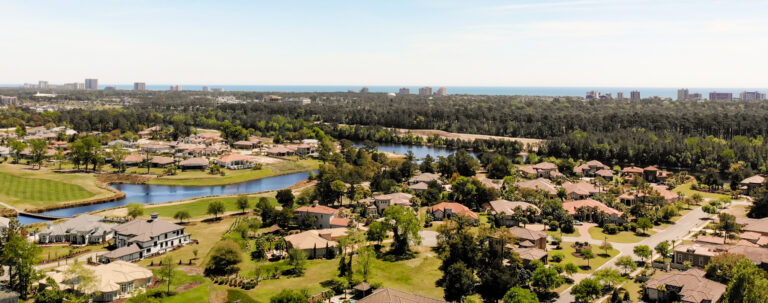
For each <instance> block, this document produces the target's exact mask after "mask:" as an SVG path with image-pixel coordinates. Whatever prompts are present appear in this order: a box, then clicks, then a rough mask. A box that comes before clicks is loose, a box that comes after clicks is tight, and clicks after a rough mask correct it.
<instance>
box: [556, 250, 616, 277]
mask: <svg viewBox="0 0 768 303" xmlns="http://www.w3.org/2000/svg"><path fill="white" fill-rule="evenodd" d="M571 244H573V242H563V244H562V245H561V246H562V249H560V250H551V251H550V252H549V253H550V254H552V253H554V252H558V251H559V252H562V253H563V256H564V258H563V260H562V261H560V264H567V263H573V264H576V266H580V267H581V266H585V265H587V260H584V259H582V258H577V257H576V256H574V255H573V254H572V253H573V252H575V251H576V249H574V248H573V247H571ZM592 253H594V255H595V258H594V259H591V260H589V266H590V268H589V269H588V270H583V269H580V270H579V272H580V273H593V272H594V271H595V270H596V269H597V268H598V267H600V266H602V265H603V264H605V262H608V260H610V259H611V258H613V257H615V256H617V255H618V254H619V251H618V250H616V249H610V250H608V255H609V256H608V257H605V256H602V254H603V253H604V251H603V250H602V249H600V248H599V247H598V245H592ZM553 263H555V262H553Z"/></svg>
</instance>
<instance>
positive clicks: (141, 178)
mask: <svg viewBox="0 0 768 303" xmlns="http://www.w3.org/2000/svg"><path fill="white" fill-rule="evenodd" d="M96 178H97V179H98V180H99V181H101V182H104V183H106V184H121V183H128V184H144V183H147V181H149V180H151V179H153V178H156V176H152V175H136V174H98V175H97V176H96Z"/></svg>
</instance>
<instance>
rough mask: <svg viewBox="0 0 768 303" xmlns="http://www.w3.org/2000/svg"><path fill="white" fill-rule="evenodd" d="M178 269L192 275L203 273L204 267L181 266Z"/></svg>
mask: <svg viewBox="0 0 768 303" xmlns="http://www.w3.org/2000/svg"><path fill="white" fill-rule="evenodd" d="M177 269H178V270H180V271H183V272H184V273H186V274H187V275H191V276H201V275H203V269H202V268H200V267H197V266H179V267H178V268H177Z"/></svg>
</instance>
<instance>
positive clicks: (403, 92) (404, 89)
mask: <svg viewBox="0 0 768 303" xmlns="http://www.w3.org/2000/svg"><path fill="white" fill-rule="evenodd" d="M397 94H398V95H410V94H411V89H410V88H407V87H401V88H400V91H398V92H397Z"/></svg>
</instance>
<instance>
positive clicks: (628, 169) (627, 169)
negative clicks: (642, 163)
mask: <svg viewBox="0 0 768 303" xmlns="http://www.w3.org/2000/svg"><path fill="white" fill-rule="evenodd" d="M621 173H624V174H642V173H643V169H642V168H639V167H637V166H629V167H625V168H624V169H622V170H621Z"/></svg>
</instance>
